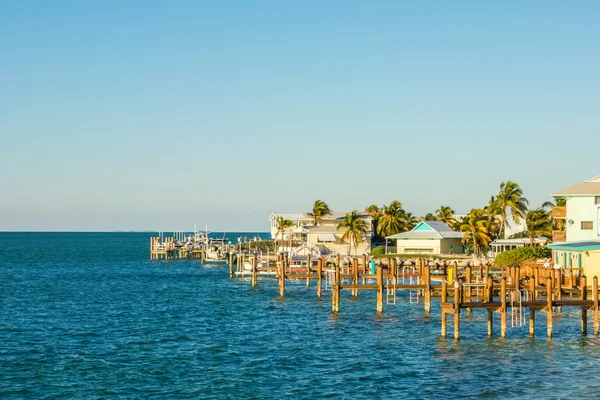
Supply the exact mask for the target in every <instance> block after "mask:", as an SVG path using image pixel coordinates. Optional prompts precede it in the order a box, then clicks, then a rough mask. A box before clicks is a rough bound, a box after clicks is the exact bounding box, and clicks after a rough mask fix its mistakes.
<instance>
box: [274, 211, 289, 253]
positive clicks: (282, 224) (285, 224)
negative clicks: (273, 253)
mask: <svg viewBox="0 0 600 400" xmlns="http://www.w3.org/2000/svg"><path fill="white" fill-rule="evenodd" d="M293 226H294V223H293V222H292V221H291V220H289V219H285V218H283V217H277V231H276V233H275V242H277V238H278V237H279V234H281V240H283V233H284V232H285V231H286V230H288V229H289V228H291V227H293ZM291 246H292V245H291V239H290V248H291Z"/></svg>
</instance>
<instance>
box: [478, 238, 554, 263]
mask: <svg viewBox="0 0 600 400" xmlns="http://www.w3.org/2000/svg"><path fill="white" fill-rule="evenodd" d="M546 243H548V239H546V238H544V237H539V238H535V239H533V244H534V246H545V245H546ZM529 246H531V240H530V239H529V238H520V239H496V240H494V241H493V242H492V243H490V251H489V252H488V254H487V256H488V257H491V258H495V257H496V256H497V255H498V254H500V253H502V252H503V251H509V250H515V249H519V248H521V247H529Z"/></svg>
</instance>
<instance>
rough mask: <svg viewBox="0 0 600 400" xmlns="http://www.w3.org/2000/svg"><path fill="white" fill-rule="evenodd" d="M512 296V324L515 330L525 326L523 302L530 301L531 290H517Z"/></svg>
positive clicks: (510, 294)
mask: <svg viewBox="0 0 600 400" xmlns="http://www.w3.org/2000/svg"><path fill="white" fill-rule="evenodd" d="M508 295H509V296H510V322H511V325H512V327H513V328H514V327H515V326H516V327H519V326H523V325H524V324H525V317H524V315H523V301H529V290H527V289H523V290H519V289H515V290H511V291H510V292H509V294H508Z"/></svg>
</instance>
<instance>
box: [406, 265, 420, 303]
mask: <svg viewBox="0 0 600 400" xmlns="http://www.w3.org/2000/svg"><path fill="white" fill-rule="evenodd" d="M402 283H403V284H408V285H416V284H418V283H419V279H418V275H417V268H416V267H412V268H411V267H402ZM408 300H409V303H411V304H417V303H418V302H419V289H410V290H409V291H408Z"/></svg>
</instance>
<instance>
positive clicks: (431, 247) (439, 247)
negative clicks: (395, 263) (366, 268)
mask: <svg viewBox="0 0 600 400" xmlns="http://www.w3.org/2000/svg"><path fill="white" fill-rule="evenodd" d="M462 237H463V232H455V231H453V230H452V228H450V227H449V226H448V225H447V224H445V223H443V222H440V221H421V222H420V223H419V224H418V225H417V226H415V227H414V228H413V230H411V231H410V232H402V233H397V234H395V235H391V236H387V237H386V238H385V242H386V253H388V252H393V253H397V254H464V247H463V244H462ZM389 241H392V243H394V242H395V245H396V247H395V249H394V248H390V247H388V246H387V245H388V243H389Z"/></svg>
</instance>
